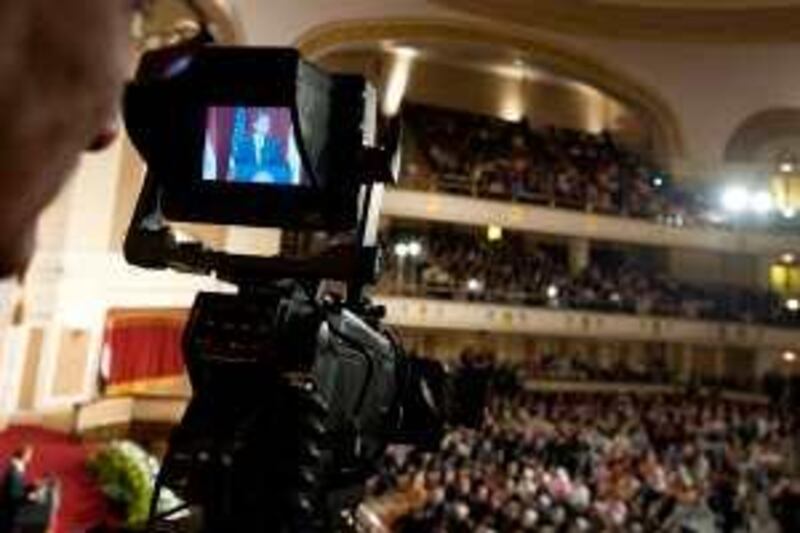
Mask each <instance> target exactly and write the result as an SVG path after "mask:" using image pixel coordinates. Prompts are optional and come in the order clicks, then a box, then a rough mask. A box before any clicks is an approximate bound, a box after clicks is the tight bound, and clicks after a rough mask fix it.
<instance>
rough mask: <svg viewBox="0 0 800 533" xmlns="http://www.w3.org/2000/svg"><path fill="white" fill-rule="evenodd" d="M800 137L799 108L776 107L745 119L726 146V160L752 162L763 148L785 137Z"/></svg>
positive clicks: (730, 161)
mask: <svg viewBox="0 0 800 533" xmlns="http://www.w3.org/2000/svg"><path fill="white" fill-rule="evenodd" d="M792 137H794V138H797V137H800V109H798V108H773V109H767V110H764V111H761V112H759V113H756V114H754V115H751V116H750V117H749V118H747V119H746V120H744V122H742V123H741V124H740V125H739V127H738V128H736V131H735V132H734V133H733V135H732V136H731V138H730V139H729V140H728V143H727V144H726V145H725V161H727V162H729V163H753V162H755V159H756V157H757V155H758V153H759V152H760V150H761V148H762V147H764V146H766V145H768V144H769V143H771V142H773V141H776V140H780V139H786V138H792Z"/></svg>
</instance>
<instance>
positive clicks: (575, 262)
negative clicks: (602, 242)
mask: <svg viewBox="0 0 800 533" xmlns="http://www.w3.org/2000/svg"><path fill="white" fill-rule="evenodd" d="M590 253H591V244H590V243H589V239H570V240H569V271H570V273H571V274H573V275H577V274H580V273H581V272H583V271H584V270H585V269H586V268H587V267H588V266H589V259H590Z"/></svg>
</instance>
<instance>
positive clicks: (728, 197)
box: [722, 185, 748, 213]
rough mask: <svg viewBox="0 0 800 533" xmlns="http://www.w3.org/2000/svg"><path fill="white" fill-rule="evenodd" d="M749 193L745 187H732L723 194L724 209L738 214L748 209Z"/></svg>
mask: <svg viewBox="0 0 800 533" xmlns="http://www.w3.org/2000/svg"><path fill="white" fill-rule="evenodd" d="M747 204H748V191H747V189H745V188H744V187H740V186H736V185H735V186H731V187H728V188H727V189H725V191H724V192H723V193H722V207H723V208H724V209H725V210H726V211H730V212H732V213H738V212H741V211H744V210H745V209H747Z"/></svg>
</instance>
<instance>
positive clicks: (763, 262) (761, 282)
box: [756, 257, 773, 291]
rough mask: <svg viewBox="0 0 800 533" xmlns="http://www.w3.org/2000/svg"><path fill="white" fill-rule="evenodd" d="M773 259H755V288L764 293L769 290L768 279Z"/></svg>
mask: <svg viewBox="0 0 800 533" xmlns="http://www.w3.org/2000/svg"><path fill="white" fill-rule="evenodd" d="M772 264H773V258H771V257H759V258H757V259H756V286H757V287H758V288H759V289H761V290H764V291H768V290H770V289H771V283H770V281H771V280H770V277H771V270H772Z"/></svg>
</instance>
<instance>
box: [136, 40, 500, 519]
mask: <svg viewBox="0 0 800 533" xmlns="http://www.w3.org/2000/svg"><path fill="white" fill-rule="evenodd" d="M124 113H125V122H126V125H127V129H128V132H129V135H130V138H131V139H132V141H133V143H134V145H135V147H136V148H137V150H138V151H139V153H140V154H141V155H142V156H143V158H144V159H145V161H146V163H147V171H146V175H145V182H144V185H143V188H142V192H141V195H140V197H139V200H138V203H137V206H136V210H135V212H134V215H133V218H132V221H131V225H130V228H129V232H128V235H127V237H126V241H125V246H124V250H125V256H126V259H127V260H128V261H129V262H130V263H132V264H134V265H138V266H142V267H145V268H153V269H165V268H170V269H174V270H178V271H181V272H187V273H196V274H204V275H214V276H216V277H217V278H218V279H221V280H225V281H227V282H230V283H232V284H234V285H235V286H236V287H237V288H238V292H237V293H235V294H222V293H202V294H200V295H199V296H198V297H197V299H196V301H195V304H194V307H193V309H192V312H191V315H190V319H189V323H188V325H187V328H186V331H185V333H184V341H183V347H184V357H185V362H186V367H187V371H188V375H189V378H190V381H191V384H192V388H193V397H192V399H191V401H190V403H189V405H188V407H187V410H186V412H185V414H184V417H183V419H182V421H181V423H180V424H179V425H178V426H177V427H176V428H175V430H174V431H173V433H172V436H171V437H170V443H169V450H168V453H167V455H166V457H165V459H164V463H163V467H162V469H161V471H160V473H159V476H158V480H157V490H156V491H155V492H156V493H155V494H154V497H153V505H152V509H151V524H150V525H151V526H152V528H154V529H158V530H159V531H164V530H174V529H170V528H171V527H176V524H177V523H178V522H177V521H175V518H176V517H177V516H183V519H182V520H181V523H182V524H183V525H184V526H187V527H188V528H189V529H190V530H201V531H248V532H251V531H270V532H272V531H331V530H335V529H336V528H337V527H339V526H337V525H336V524H335V520H334V519H333V518H331V517H332V516H333V517H335V516H337V513H338V511H339V510H341V509H342V508H344V507H347V506H351V505H353V504H354V503H357V499H358V496H359V493H358V491H357V490H356V491H355V497H349V498H348V497H347V495H348V494H349V493H350V492H352V490H351V489H352V488H353V487H358V486H359V485H360V484H362V483H363V481H364V479H365V478H366V477H367V476H368V475H369V473H370V468H371V466H372V464H373V461H374V460H375V459H377V458H378V457H379V456H380V455H381V453H382V452H383V450H384V449H385V447H386V446H387V444H389V443H408V444H414V445H418V446H425V447H431V448H433V447H436V446H438V442H439V440H440V438H441V437H442V435H443V432H444V428H445V424H446V423H450V422H453V423H458V422H461V421H473V422H474V421H475V420H477V419H478V418H479V416H476V413H475V412H469V413H468V412H464V411H463V410H460V408H459V405H458V404H456V403H455V402H454V401H452V399H453V398H455V397H458V396H462V397H463V396H468V397H470V398H472V399H475V398H481V397H482V396H483V395H484V394H485V392H486V386H487V383H488V379H486V376H485V373H481V371H477V372H476V371H472V372H467V373H462V374H460V375H457V376H452V375H449V374H448V373H447V372H446V371H445V369H444V367H443V366H442V365H441V364H439V363H436V362H433V361H429V360H424V359H419V358H413V357H408V356H406V355H405V354H404V353H403V350H402V348H401V346H400V343H399V342H398V341H397V340H396V339H395V337H394V336H393V335H392V333H391V332H390V331H389V330H388V329H387V328H385V327H384V326H382V324H381V319H382V318H383V314H384V311H383V309H381V308H380V307H377V306H374V305H372V304H371V303H370V301H369V299H367V298H366V297H365V296H364V291H363V289H364V287H365V286H366V285H369V284H370V283H373V282H374V280H375V273H376V271H377V267H376V264H377V262H378V253H377V246H376V238H377V224H378V216H379V210H380V201H381V197H382V188H383V185H384V184H386V183H392V182H394V181H395V180H396V177H395V176H396V173H395V172H394V171H393V168H396V165H395V163H396V155H395V152H396V146H398V145H399V143H398V139H399V135H398V134H397V132H396V130H395V132H394V133H390V134H388V135H385V136H384V139H388V141H386V143H385V144H384V145H383V146H378V143H377V139H378V135H377V124H378V114H377V105H376V98H375V91H374V90H373V89H372V88H371V87H370V86H369V85H368V84H367V83H366V81H365V80H364V79H363V78H362V77H360V76H352V75H338V74H334V75H331V74H328V73H326V72H324V71H322V70H321V69H319V68H317V67H315V66H313V65H311V64H309V63H307V62H305V61H304V60H303V59H302V58H301V57H300V55H299V54H298V52H297V51H295V50H291V49H281V48H235V47H229V48H228V47H216V46H207V45H201V44H198V43H188V44H184V45H178V46H174V47H171V48H166V49H162V50H158V51H154V52H149V53H147V54H145V55H144V57H143V59H142V61H141V64H140V67H139V69H138V72H137V74H136V78H135V80H134V81H133V82H131V83H130V84H129V87H128V89H127V92H126V96H125V102H124ZM388 131H391V130H388ZM168 221H176V222H201V223H212V224H221V225H245V226H260V227H277V228H282V229H290V230H308V231H315V232H319V231H325V232H327V233H328V234H329V235H345V236H347V239H345V241H344V244H341V242H340V244H338V245H337V246H334V247H332V248H331V249H329V250H326V251H324V252H322V253H321V254H318V255H316V256H311V257H305V258H289V257H255V256H247V255H234V254H228V253H225V252H224V251H215V250H210V249H208V248H206V247H205V245H204V244H202V243H199V242H182V241H179V240H178V239H176V238H175V235H174V232H173V231H172V229H171V227H170V225H169V223H168ZM331 240H332V241H334V240H336V239H331ZM340 241H341V239H340ZM325 280H338V281H339V282H344V283H345V284H346V286H347V288H348V290H347V295H346V298H344V297H342V296H336V295H331V294H328V293H327V292H326V291H325V283H324V282H325ZM473 370H474V369H473ZM472 405H476V404H475V403H474V402H473V404H472ZM478 409H480V408H478ZM473 411H474V409H473ZM478 414H479V413H478ZM161 487H167V488H169V489H171V490H172V491H174V492H175V493H176V494H177V495H178V497H179V498H181V499H182V500H183V501H184V502H185V503H184V505H182V506H181V507H180V508H178V509H171V510H163V509H159V508H158V502H159V491H160V489H161ZM178 511H180V513H179V512H178ZM181 513H182V514H181ZM186 515H188V518H187V516H186ZM181 530H184V529H181Z"/></svg>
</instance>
